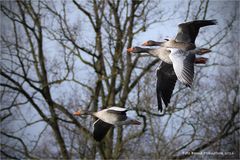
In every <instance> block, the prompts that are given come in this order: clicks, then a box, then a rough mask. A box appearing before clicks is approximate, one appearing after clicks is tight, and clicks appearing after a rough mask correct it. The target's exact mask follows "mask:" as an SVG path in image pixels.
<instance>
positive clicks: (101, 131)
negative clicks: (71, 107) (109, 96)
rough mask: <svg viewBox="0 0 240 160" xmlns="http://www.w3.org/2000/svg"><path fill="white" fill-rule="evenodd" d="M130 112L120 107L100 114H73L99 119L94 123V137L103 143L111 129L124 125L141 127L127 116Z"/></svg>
mask: <svg viewBox="0 0 240 160" xmlns="http://www.w3.org/2000/svg"><path fill="white" fill-rule="evenodd" d="M127 111H128V110H127V109H126V108H120V107H110V108H107V109H103V110H101V111H98V112H91V111H85V110H78V111H77V112H74V113H73V114H74V115H76V116H80V115H92V116H94V117H96V118H98V119H97V120H96V121H95V122H94V124H93V125H94V131H93V137H94V139H95V140H96V141H101V140H102V139H103V138H104V137H105V135H106V134H107V132H108V131H109V129H110V128H112V127H114V126H122V125H130V124H132V125H140V124H141V122H139V121H137V120H135V119H131V118H129V117H128V116H127V115H126V112H127Z"/></svg>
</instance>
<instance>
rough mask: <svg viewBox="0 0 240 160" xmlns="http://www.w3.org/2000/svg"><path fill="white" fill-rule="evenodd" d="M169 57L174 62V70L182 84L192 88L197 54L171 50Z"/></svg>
mask: <svg viewBox="0 0 240 160" xmlns="http://www.w3.org/2000/svg"><path fill="white" fill-rule="evenodd" d="M169 50H171V53H170V55H169V57H170V59H171V60H172V62H173V68H174V71H175V73H176V75H177V78H178V80H179V81H180V82H182V83H183V84H185V85H186V86H188V87H191V85H192V82H193V78H194V59H195V54H191V53H189V52H186V51H183V50H180V49H169Z"/></svg>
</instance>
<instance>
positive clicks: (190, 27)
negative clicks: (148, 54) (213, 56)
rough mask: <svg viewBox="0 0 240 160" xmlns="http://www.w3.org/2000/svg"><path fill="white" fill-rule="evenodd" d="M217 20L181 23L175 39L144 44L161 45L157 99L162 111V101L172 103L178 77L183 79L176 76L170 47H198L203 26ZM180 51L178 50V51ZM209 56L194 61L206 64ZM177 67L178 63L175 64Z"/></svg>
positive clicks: (202, 52)
mask: <svg viewBox="0 0 240 160" xmlns="http://www.w3.org/2000/svg"><path fill="white" fill-rule="evenodd" d="M216 24H217V21H216V20H196V21H191V22H186V23H181V24H179V25H178V33H177V35H176V37H175V38H174V39H173V40H169V39H165V40H166V41H164V42H157V41H152V40H149V41H147V42H145V43H144V44H143V46H160V48H159V52H160V53H161V54H159V55H158V57H159V58H160V59H161V60H162V62H161V63H160V65H159V67H158V69H157V85H156V90H157V100H158V110H160V111H162V101H163V102H164V104H165V106H166V107H167V106H168V104H169V103H170V99H171V95H172V92H173V89H174V87H175V83H176V80H177V78H179V79H181V77H179V76H180V75H178V77H177V76H176V74H175V72H174V69H173V68H174V65H172V61H171V58H170V56H169V55H170V53H171V52H170V50H169V48H175V49H181V50H182V51H180V52H183V51H188V50H193V49H195V48H196V45H195V40H196V38H197V35H198V33H199V30H200V28H201V27H205V26H210V25H216ZM209 51H210V50H208V49H206V50H205V51H204V49H202V51H201V52H198V53H197V54H204V53H208V52H209ZM177 52H178V51H177ZM175 53H176V51H175ZM206 61H207V58H204V57H199V58H195V60H194V63H200V64H205V63H206ZM175 69H176V65H175Z"/></svg>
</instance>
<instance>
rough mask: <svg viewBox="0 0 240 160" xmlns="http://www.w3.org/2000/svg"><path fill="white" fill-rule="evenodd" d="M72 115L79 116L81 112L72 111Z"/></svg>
mask: <svg viewBox="0 0 240 160" xmlns="http://www.w3.org/2000/svg"><path fill="white" fill-rule="evenodd" d="M73 115H75V116H80V115H81V112H80V111H77V112H74V113H73Z"/></svg>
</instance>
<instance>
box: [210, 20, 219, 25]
mask: <svg viewBox="0 0 240 160" xmlns="http://www.w3.org/2000/svg"><path fill="white" fill-rule="evenodd" d="M210 21H211V23H212V25H216V24H218V22H217V20H216V19H213V20H210Z"/></svg>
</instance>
